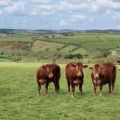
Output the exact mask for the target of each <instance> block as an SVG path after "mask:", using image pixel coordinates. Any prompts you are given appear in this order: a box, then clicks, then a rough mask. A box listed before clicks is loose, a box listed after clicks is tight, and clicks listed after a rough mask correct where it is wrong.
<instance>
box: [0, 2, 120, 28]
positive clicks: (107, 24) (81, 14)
mask: <svg viewBox="0 0 120 120" xmlns="http://www.w3.org/2000/svg"><path fill="white" fill-rule="evenodd" d="M0 28H10V29H74V30H86V29H87V30H88V29H120V0H0Z"/></svg>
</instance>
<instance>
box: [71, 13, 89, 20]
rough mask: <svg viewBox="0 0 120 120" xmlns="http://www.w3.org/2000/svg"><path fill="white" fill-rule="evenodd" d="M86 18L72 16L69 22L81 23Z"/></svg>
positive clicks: (83, 16)
mask: <svg viewBox="0 0 120 120" xmlns="http://www.w3.org/2000/svg"><path fill="white" fill-rule="evenodd" d="M86 18H87V16H85V15H82V14H81V15H72V16H71V21H72V22H74V21H82V20H85V19H86Z"/></svg>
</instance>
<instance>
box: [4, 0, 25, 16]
mask: <svg viewBox="0 0 120 120" xmlns="http://www.w3.org/2000/svg"><path fill="white" fill-rule="evenodd" d="M25 5H26V2H20V1H18V2H12V3H11V4H10V5H8V6H6V7H4V8H3V9H2V11H3V12H4V13H9V14H12V13H15V12H24V10H25Z"/></svg>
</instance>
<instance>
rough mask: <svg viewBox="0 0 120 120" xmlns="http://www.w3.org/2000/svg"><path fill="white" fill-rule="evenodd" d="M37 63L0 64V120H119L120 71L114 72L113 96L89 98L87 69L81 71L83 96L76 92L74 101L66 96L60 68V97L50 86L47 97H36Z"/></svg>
mask: <svg viewBox="0 0 120 120" xmlns="http://www.w3.org/2000/svg"><path fill="white" fill-rule="evenodd" d="M40 65H41V64H40V63H0V120H113V119H114V120H119V119H120V114H119V113H120V82H119V80H120V71H117V78H116V88H115V94H114V95H112V96H110V95H109V94H108V86H107V85H106V86H104V88H103V96H99V95H97V96H93V88H92V87H93V86H92V82H91V78H90V71H89V69H88V68H87V69H85V70H84V72H85V79H84V85H83V93H84V95H83V96H80V95H79V91H78V88H76V92H75V98H72V97H71V96H70V95H69V94H68V93H67V85H66V80H65V76H64V69H65V64H61V65H60V66H61V73H62V76H61V79H60V88H61V89H60V93H59V94H58V95H55V93H54V87H53V84H50V86H49V96H45V89H44V87H42V95H41V96H40V97H38V96H37V83H36V69H37V68H38V66H40Z"/></svg>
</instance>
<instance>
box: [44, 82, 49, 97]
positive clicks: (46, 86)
mask: <svg viewBox="0 0 120 120" xmlns="http://www.w3.org/2000/svg"><path fill="white" fill-rule="evenodd" d="M48 85H49V83H46V85H45V88H46V95H47V96H48Z"/></svg>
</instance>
